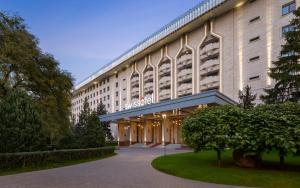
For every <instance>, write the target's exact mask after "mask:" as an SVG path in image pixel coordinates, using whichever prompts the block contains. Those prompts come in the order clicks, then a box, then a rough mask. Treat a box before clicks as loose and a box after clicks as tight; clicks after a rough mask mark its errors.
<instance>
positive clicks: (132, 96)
mask: <svg viewBox="0 0 300 188" xmlns="http://www.w3.org/2000/svg"><path fill="white" fill-rule="evenodd" d="M139 94H140V92H139V91H132V92H131V98H139Z"/></svg>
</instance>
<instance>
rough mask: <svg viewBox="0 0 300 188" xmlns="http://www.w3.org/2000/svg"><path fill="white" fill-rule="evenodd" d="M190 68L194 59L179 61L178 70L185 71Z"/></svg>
mask: <svg viewBox="0 0 300 188" xmlns="http://www.w3.org/2000/svg"><path fill="white" fill-rule="evenodd" d="M190 67H192V58H190V59H188V60H185V61H179V63H177V69H184V68H190Z"/></svg>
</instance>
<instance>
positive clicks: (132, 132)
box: [130, 122, 137, 145]
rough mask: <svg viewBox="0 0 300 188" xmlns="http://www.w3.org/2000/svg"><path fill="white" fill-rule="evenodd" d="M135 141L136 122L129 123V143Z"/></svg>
mask: <svg viewBox="0 0 300 188" xmlns="http://www.w3.org/2000/svg"><path fill="white" fill-rule="evenodd" d="M135 143H137V128H136V123H134V122H131V123H130V145H132V144H135Z"/></svg>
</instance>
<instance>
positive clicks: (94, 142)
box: [82, 112, 105, 148]
mask: <svg viewBox="0 0 300 188" xmlns="http://www.w3.org/2000/svg"><path fill="white" fill-rule="evenodd" d="M82 144H83V147H85V148H96V147H101V146H104V145H105V133H104V131H103V129H102V127H101V126H100V120H99V117H98V115H97V113H96V112H92V113H91V114H90V115H89V117H88V119H87V124H86V127H85V131H84V135H83V137H82Z"/></svg>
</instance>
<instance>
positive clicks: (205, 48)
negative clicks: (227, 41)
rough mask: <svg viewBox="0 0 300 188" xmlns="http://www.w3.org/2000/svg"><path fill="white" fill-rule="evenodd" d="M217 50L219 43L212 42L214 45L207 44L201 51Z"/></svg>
mask: <svg viewBox="0 0 300 188" xmlns="http://www.w3.org/2000/svg"><path fill="white" fill-rule="evenodd" d="M219 48H220V44H219V42H214V43H209V44H207V45H205V46H204V48H202V50H201V51H203V52H208V51H212V50H216V49H219Z"/></svg>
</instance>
